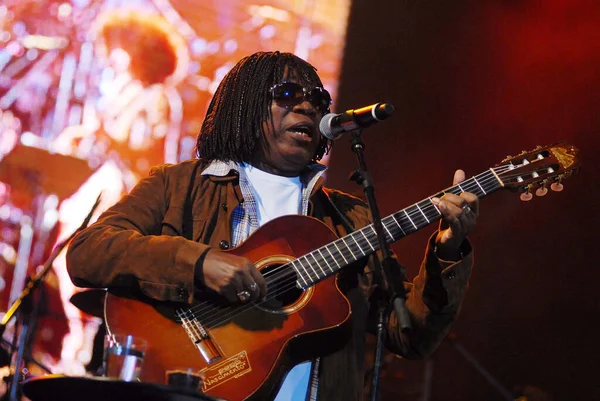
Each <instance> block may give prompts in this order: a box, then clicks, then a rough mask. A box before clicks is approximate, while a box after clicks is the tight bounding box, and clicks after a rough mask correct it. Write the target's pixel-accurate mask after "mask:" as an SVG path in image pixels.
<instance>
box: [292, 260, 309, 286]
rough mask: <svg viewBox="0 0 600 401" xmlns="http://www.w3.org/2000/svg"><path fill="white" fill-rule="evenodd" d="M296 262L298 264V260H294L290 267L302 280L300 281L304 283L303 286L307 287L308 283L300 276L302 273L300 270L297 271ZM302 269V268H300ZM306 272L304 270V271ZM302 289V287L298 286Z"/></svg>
mask: <svg viewBox="0 0 600 401" xmlns="http://www.w3.org/2000/svg"><path fill="white" fill-rule="evenodd" d="M296 262H299V259H296V260H294V261H293V262H292V267H293V268H294V270H296V273H297V275H298V277H300V278H301V279H302V281H304V285H305V286H308V282H307V281H306V279H305V278H304V275H303V274H302V272H300V270H298V268H297V267H296ZM302 268H304V266H302ZM305 271H306V270H305ZM298 284H300V283H298ZM300 286H301V287H302V285H300Z"/></svg>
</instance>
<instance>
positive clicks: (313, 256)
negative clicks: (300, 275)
mask: <svg viewBox="0 0 600 401" xmlns="http://www.w3.org/2000/svg"><path fill="white" fill-rule="evenodd" d="M309 255H310V256H312V258H313V259H314V260H315V263H316V264H317V266H319V269H321V272H322V273H323V277H325V276H326V273H325V270H323V268H322V267H321V264H320V263H319V261H318V260H317V258H315V255H314V252H311V253H309Z"/></svg>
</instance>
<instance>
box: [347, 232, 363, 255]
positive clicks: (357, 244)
mask: <svg viewBox="0 0 600 401" xmlns="http://www.w3.org/2000/svg"><path fill="white" fill-rule="evenodd" d="M349 237H350V238H352V240H353V241H354V243H355V244H356V246H357V247H358V249H359V250H360V251H361V252H362V254H363V256H367V254H366V253H365V251H363V249H362V247H361V246H360V244H359V243H358V242H357V241H356V238H354V233H352V234H350V235H349Z"/></svg>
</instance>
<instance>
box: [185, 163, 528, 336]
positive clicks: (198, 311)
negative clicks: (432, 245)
mask: <svg viewBox="0 0 600 401" xmlns="http://www.w3.org/2000/svg"><path fill="white" fill-rule="evenodd" d="M515 176H518V175H515ZM467 181H469V180H466V181H464V182H463V183H464V184H465V187H466V186H468V185H469V183H468V182H467ZM489 181H490V180H482V181H481V183H484V184H487V183H488V182H489ZM470 184H473V183H470ZM442 192H444V191H442ZM448 192H449V191H448ZM426 207H428V208H429V209H430V208H431V205H426ZM428 211H429V210H428ZM418 213H419V212H415V213H414V214H413V217H414V215H415V214H418ZM438 218H439V216H438ZM339 253H340V254H342V255H343V253H341V252H339ZM350 253H352V252H351V250H350ZM305 256H306V255H304V257H305ZM301 258H302V257H300V258H299V259H301ZM305 259H307V258H306V257H305ZM357 260H358V259H357ZM307 261H308V259H307ZM324 262H325V263H327V261H326V260H324ZM353 262H354V261H353ZM300 263H302V262H300ZM309 263H310V262H309ZM286 266H287V265H284V266H281V268H285V267H286ZM305 271H306V272H307V273H308V275H309V277H310V279H311V281H314V278H313V277H312V274H311V273H310V272H309V271H308V270H306V268H305ZM333 272H335V270H332V273H333ZM285 274H286V275H287V277H283V278H284V279H285V280H287V281H288V282H291V285H288V286H287V287H284V288H283V289H281V290H280V291H278V292H277V293H275V294H272V295H273V296H272V297H271V298H268V299H266V300H264V301H262V302H268V301H269V300H270V299H273V298H275V297H276V296H278V295H281V294H282V293H285V292H287V291H289V290H291V289H298V287H297V286H296V285H295V284H296V280H295V276H296V275H295V274H294V270H290V269H288V270H286V272H285ZM265 276H266V274H265ZM280 278H281V277H277V276H276V277H273V280H270V281H271V282H273V281H276V280H277V279H280ZM290 278H292V280H290ZM319 278H320V277H319V275H318V274H317V279H319ZM311 285H312V284H311ZM253 304H256V301H255V302H254V303H253ZM229 305H231V304H229ZM246 305H248V304H246ZM198 306H200V305H197V306H196V308H195V309H194V310H191V311H190V312H192V313H194V312H196V313H200V310H199V309H198ZM209 306H212V305H209ZM237 308H238V306H235V305H231V306H230V307H229V308H228V309H232V310H233V309H237ZM215 312H223V310H218V311H215ZM242 312H244V311H243V310H242V311H240V313H242ZM207 317H209V316H203V318H207ZM226 319H227V317H226ZM211 324H212V322H211Z"/></svg>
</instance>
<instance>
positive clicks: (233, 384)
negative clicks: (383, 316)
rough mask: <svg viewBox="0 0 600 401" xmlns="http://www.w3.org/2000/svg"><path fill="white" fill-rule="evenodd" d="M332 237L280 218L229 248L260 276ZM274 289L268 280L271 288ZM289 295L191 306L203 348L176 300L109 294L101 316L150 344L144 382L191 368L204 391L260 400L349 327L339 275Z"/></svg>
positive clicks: (311, 222) (314, 223) (301, 219)
mask: <svg viewBox="0 0 600 401" xmlns="http://www.w3.org/2000/svg"><path fill="white" fill-rule="evenodd" d="M336 239H337V236H336V235H335V234H334V233H333V231H331V230H330V229H329V228H328V227H327V226H326V225H324V224H323V223H321V222H320V221H319V220H316V219H314V218H310V217H306V216H284V217H281V218H278V219H275V220H272V221H271V222H269V223H267V224H266V225H264V226H263V227H261V228H260V229H259V230H257V231H256V232H255V233H254V234H253V235H252V236H250V237H249V238H248V240H247V241H245V242H244V243H243V244H241V245H240V246H239V247H237V248H235V249H232V250H229V251H227V252H231V253H234V254H236V255H239V256H244V257H246V258H248V259H250V260H251V261H252V262H253V263H254V264H255V265H256V266H257V267H258V268H259V270H260V271H261V273H263V275H264V274H265V272H268V271H269V270H272V269H277V268H279V267H281V266H282V265H285V264H286V263H288V262H290V261H293V260H295V259H296V258H298V257H300V256H302V255H304V254H306V253H308V252H310V251H313V250H315V249H317V248H319V247H321V246H323V245H324V244H327V243H329V242H331V241H334V240H336ZM283 267H285V268H289V269H292V267H291V266H290V265H288V266H283ZM265 277H267V276H265ZM267 281H268V280H267ZM274 290H276V289H275V288H271V285H270V286H269V294H271V293H272V291H274ZM279 292H281V291H279ZM294 293H296V294H294ZM269 294H267V297H269ZM286 294H287V296H286V297H285V298H283V299H281V300H279V301H277V302H275V303H261V302H256V303H253V304H243V305H228V304H227V305H223V304H221V306H220V307H214V308H212V309H211V308H208V307H210V306H212V304H209V305H208V307H207V305H206V304H204V305H199V306H193V307H192V310H193V309H197V310H199V311H201V312H202V313H197V314H196V316H198V319H197V320H198V323H199V324H200V325H202V328H203V329H204V330H205V331H206V333H207V335H208V339H206V338H205V339H203V340H202V341H200V343H202V345H203V346H204V348H203V349H202V350H203V351H204V352H205V354H203V353H202V352H201V351H202V350H201V349H200V348H199V347H198V346H197V343H196V342H195V340H197V339H195V338H193V337H192V336H191V335H190V334H189V333H188V332H187V331H186V330H185V328H184V326H183V325H182V324H181V323H180V321H181V319H178V314H177V310H178V308H181V307H182V306H181V305H168V304H165V303H158V302H155V301H154V302H153V301H151V300H149V299H147V300H140V299H134V298H127V297H121V296H118V295H115V294H111V293H109V294H108V295H107V298H106V303H105V318H106V323H107V328H108V332H109V333H112V334H131V335H133V336H137V337H140V338H143V339H145V340H146V341H147V342H148V349H147V352H146V354H145V356H144V362H143V367H142V373H141V377H140V379H141V380H142V381H145V382H152V383H157V384H162V385H164V384H166V372H167V371H170V370H177V369H182V368H184V369H186V368H192V369H193V370H194V371H196V372H201V373H202V374H203V375H204V380H203V389H202V390H203V392H204V393H206V394H208V395H210V396H214V397H218V398H224V399H225V400H228V401H241V400H264V399H269V398H270V397H273V396H274V395H275V394H276V391H277V390H278V388H279V386H280V383H281V380H282V379H283V377H284V376H285V374H286V373H287V371H289V369H290V368H291V367H292V366H293V365H294V364H296V363H298V362H301V361H303V360H309V359H311V358H313V357H314V356H317V355H320V354H322V353H323V352H326V351H331V349H332V347H334V348H335V346H336V345H337V346H338V347H341V346H343V344H344V343H345V341H346V335H347V333H348V330H347V329H348V328H349V324H347V323H349V317H350V313H351V311H350V304H349V302H348V300H347V299H346V297H345V296H344V295H343V294H342V293H341V292H340V290H339V288H338V285H337V275H332V276H330V277H328V278H326V279H324V280H323V281H319V282H318V283H317V284H315V285H313V286H312V287H310V288H308V289H306V290H304V291H302V290H299V289H293V290H292V291H287V293H286ZM290 294H291V296H290ZM207 308H208V309H207ZM228 316H232V317H231V318H230V319H226V318H225V317H228ZM219 317H222V318H219ZM209 322H210V323H211V324H208V323H209ZM196 332H198V330H196V331H194V333H196Z"/></svg>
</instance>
